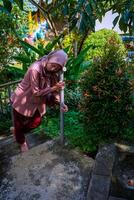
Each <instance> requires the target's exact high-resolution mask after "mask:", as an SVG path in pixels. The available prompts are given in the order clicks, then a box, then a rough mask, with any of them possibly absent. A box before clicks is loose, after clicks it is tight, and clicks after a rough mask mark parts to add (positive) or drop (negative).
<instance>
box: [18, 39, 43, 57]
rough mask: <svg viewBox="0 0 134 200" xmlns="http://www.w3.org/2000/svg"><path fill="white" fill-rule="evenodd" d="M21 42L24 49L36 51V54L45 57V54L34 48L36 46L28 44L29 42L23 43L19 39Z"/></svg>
mask: <svg viewBox="0 0 134 200" xmlns="http://www.w3.org/2000/svg"><path fill="white" fill-rule="evenodd" d="M19 41H20V43H21V45H22V46H23V47H26V48H27V49H28V48H29V49H31V50H32V51H34V52H35V53H37V54H38V55H39V56H43V55H44V53H43V52H42V51H40V50H39V49H37V48H36V47H34V46H32V45H30V44H28V43H27V42H25V41H23V40H20V39H19Z"/></svg>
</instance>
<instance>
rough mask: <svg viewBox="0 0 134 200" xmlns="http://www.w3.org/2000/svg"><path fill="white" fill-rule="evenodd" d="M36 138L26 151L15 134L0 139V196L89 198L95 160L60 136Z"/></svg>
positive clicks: (16, 199) (26, 199) (29, 199)
mask: <svg viewBox="0 0 134 200" xmlns="http://www.w3.org/2000/svg"><path fill="white" fill-rule="evenodd" d="M30 137H31V136H30ZM33 138H34V137H31V139H29V141H30V145H31V149H30V150H29V151H28V152H26V153H23V154H21V153H20V151H19V148H18V146H17V145H16V143H15V142H13V139H12V138H9V139H8V140H5V141H3V142H1V143H0V145H1V146H0V156H1V158H2V159H1V162H0V168H1V172H0V176H1V179H0V199H2V200H86V196H87V190H88V185H89V181H90V180H89V179H90V173H91V169H92V166H93V163H94V160H93V159H92V158H89V157H87V156H84V155H83V154H81V153H79V152H78V151H75V150H73V149H70V148H69V147H68V146H64V147H62V145H61V144H60V143H59V141H58V140H49V141H45V139H44V141H43V139H40V142H39V140H38V139H37V137H36V140H35V139H33ZM35 141H36V142H37V143H38V145H37V146H35ZM41 141H42V142H43V143H42V142H41ZM41 143H42V144H41Z"/></svg>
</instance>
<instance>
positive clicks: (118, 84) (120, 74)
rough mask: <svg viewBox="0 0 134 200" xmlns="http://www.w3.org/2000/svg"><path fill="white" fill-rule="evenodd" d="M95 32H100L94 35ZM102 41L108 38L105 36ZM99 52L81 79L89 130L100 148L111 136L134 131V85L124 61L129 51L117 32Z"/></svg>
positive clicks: (85, 122)
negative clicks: (133, 92)
mask: <svg viewBox="0 0 134 200" xmlns="http://www.w3.org/2000/svg"><path fill="white" fill-rule="evenodd" d="M95 34H98V33H94V35H92V38H93V37H94V38H95ZM96 39H97V37H96ZM98 40H102V41H104V39H103V37H101V38H100V37H99V38H98ZM96 41H97V40H96ZM97 43H100V44H101V41H98V42H97ZM90 55H91V54H90ZM95 55H97V54H96V53H95ZM98 55H100V56H99V57H96V56H95V57H96V58H95V59H94V62H93V65H92V66H91V67H90V68H89V69H88V70H86V71H85V72H84V73H83V74H82V77H81V81H80V88H81V91H82V96H81V104H80V108H81V111H82V112H83V115H84V120H83V121H84V126H85V132H86V133H87V135H88V139H89V140H90V141H91V143H92V144H93V145H94V146H95V147H96V148H97V146H98V145H99V144H100V142H104V141H107V140H109V139H113V138H114V139H115V138H116V139H117V138H118V139H122V138H127V135H129V136H130V135H132V134H131V133H132V130H134V129H133V124H134V123H133V122H134V121H133V120H134V113H133V102H132V87H131V82H130V79H129V76H128V75H127V68H126V63H125V60H124V58H125V56H126V51H125V48H124V46H123V44H122V41H121V39H119V37H118V36H117V34H116V33H115V32H113V33H112V34H110V35H109V36H108V37H107V41H105V45H104V46H103V48H102V52H101V49H100V50H99V54H98ZM130 132H131V133H130Z"/></svg>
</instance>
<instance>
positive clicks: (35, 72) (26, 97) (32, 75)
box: [11, 61, 59, 117]
mask: <svg viewBox="0 0 134 200" xmlns="http://www.w3.org/2000/svg"><path fill="white" fill-rule="evenodd" d="M56 82H58V76H57V75H56V74H55V75H51V76H47V75H45V74H44V72H43V66H42V61H36V62H35V63H33V64H32V65H31V66H30V67H29V69H28V71H27V72H26V74H25V76H24V79H23V80H22V81H21V83H19V84H18V86H17V88H16V89H15V91H14V93H13V94H12V96H11V101H12V107H13V108H14V109H15V110H16V111H17V112H19V113H20V114H22V115H24V116H27V117H31V116H33V114H34V113H35V111H36V110H37V109H38V110H39V112H40V114H41V116H42V115H44V114H45V112H46V102H45V96H46V95H47V94H49V93H51V87H52V86H53V85H55V83H56ZM55 96H56V95H55ZM58 98H59V96H58V95H57V99H58Z"/></svg>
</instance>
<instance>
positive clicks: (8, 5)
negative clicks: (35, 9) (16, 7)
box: [3, 0, 12, 12]
mask: <svg viewBox="0 0 134 200" xmlns="http://www.w3.org/2000/svg"><path fill="white" fill-rule="evenodd" d="M3 5H4V8H5V9H6V10H7V11H8V12H11V10H12V3H11V2H10V1H9V0H3Z"/></svg>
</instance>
